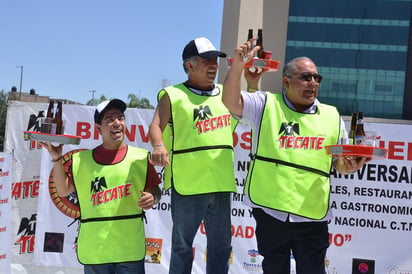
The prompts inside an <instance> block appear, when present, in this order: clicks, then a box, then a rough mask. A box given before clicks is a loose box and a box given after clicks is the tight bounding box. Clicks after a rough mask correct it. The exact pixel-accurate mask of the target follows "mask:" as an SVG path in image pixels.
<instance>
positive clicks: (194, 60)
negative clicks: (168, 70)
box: [183, 56, 199, 74]
mask: <svg viewBox="0 0 412 274" xmlns="http://www.w3.org/2000/svg"><path fill="white" fill-rule="evenodd" d="M198 58H199V56H192V57H189V58H187V59H185V60H183V70H184V71H185V73H186V74H187V73H188V72H189V70H188V69H187V67H186V62H189V63H192V64H193V65H195V66H196V65H197V59H198Z"/></svg>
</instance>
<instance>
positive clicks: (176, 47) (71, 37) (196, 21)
mask: <svg viewBox="0 0 412 274" xmlns="http://www.w3.org/2000/svg"><path fill="white" fill-rule="evenodd" d="M223 2H224V0H210V1H201V0H175V1H170V0H150V1H140V0H117V1H116V0H70V1H58V0H36V1H33V0H1V1H0V11H1V17H2V18H1V22H0V38H1V44H0V90H4V91H6V92H8V91H10V89H11V87H12V86H16V87H17V91H19V89H20V72H21V69H20V68H18V67H17V66H23V83H22V91H23V92H29V90H30V89H32V88H34V89H35V90H36V93H37V94H39V95H46V96H50V97H53V98H64V99H69V100H73V101H76V102H79V103H86V102H87V101H88V100H90V99H92V96H93V93H92V92H90V91H92V90H96V92H95V93H94V98H100V96H101V95H105V96H106V97H109V98H114V97H116V98H120V99H122V100H125V101H127V96H128V94H130V93H134V94H136V95H137V96H140V97H145V98H148V99H149V100H150V101H151V103H152V105H155V104H156V94H157V92H158V91H159V90H160V89H161V87H162V83H163V79H166V83H167V84H175V83H178V82H183V81H184V80H186V74H185V73H184V71H183V68H182V59H181V54H182V50H183V47H184V46H185V45H186V44H187V43H188V42H189V41H190V40H191V39H193V38H196V37H201V36H205V37H208V38H209V39H210V40H211V41H212V43H214V45H215V46H216V47H217V48H219V47H220V39H221V29H222V15H223Z"/></svg>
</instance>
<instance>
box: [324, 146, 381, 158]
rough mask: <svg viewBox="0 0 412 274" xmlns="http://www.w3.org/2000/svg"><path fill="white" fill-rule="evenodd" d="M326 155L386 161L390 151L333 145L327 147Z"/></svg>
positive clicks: (379, 148) (369, 147)
mask: <svg viewBox="0 0 412 274" xmlns="http://www.w3.org/2000/svg"><path fill="white" fill-rule="evenodd" d="M325 148H326V154H328V155H332V156H356V157H369V158H372V159H384V158H386V155H387V154H388V149H386V148H382V147H371V146H361V145H333V146H326V147H325Z"/></svg>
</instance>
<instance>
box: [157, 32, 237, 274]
mask: <svg viewBox="0 0 412 274" xmlns="http://www.w3.org/2000/svg"><path fill="white" fill-rule="evenodd" d="M218 57H226V53H223V52H221V51H218V50H216V48H215V47H214V46H213V44H212V43H211V42H210V41H209V40H208V39H207V38H204V37H201V38H197V39H194V40H192V41H190V42H189V43H188V44H187V45H186V47H185V48H184V50H183V54H182V59H183V68H184V71H185V72H186V73H187V76H188V79H187V81H185V82H184V83H180V84H176V85H173V86H169V87H166V88H164V89H162V90H161V91H160V92H159V94H158V105H157V107H156V110H155V114H154V117H153V121H152V122H151V124H150V129H149V137H150V141H151V143H152V145H153V148H154V150H153V152H152V161H153V164H155V165H158V166H163V167H165V174H164V178H165V179H164V184H165V189H169V188H171V189H172V190H171V211H172V212H171V213H172V220H173V230H172V250H171V258H170V268H169V273H173V274H186V273H187V274H190V273H192V271H191V270H192V263H193V252H194V251H193V247H192V244H193V239H194V237H195V235H196V233H197V230H198V229H199V226H200V225H201V223H202V221H203V224H204V229H205V231H206V237H207V258H206V273H210V274H222V273H227V272H228V267H229V266H228V263H229V256H230V253H231V250H232V247H231V237H232V234H231V220H230V204H231V192H236V185H235V175H234V168H233V161H234V156H233V139H232V134H233V131H234V128H235V125H236V123H235V120H232V118H231V115H230V113H229V111H228V110H227V109H226V107H225V106H224V105H223V103H222V86H221V85H218V84H215V83H214V81H215V78H216V74H217V70H218ZM169 155H170V159H169ZM195 252H196V251H195Z"/></svg>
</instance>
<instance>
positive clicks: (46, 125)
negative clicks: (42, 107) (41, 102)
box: [41, 100, 54, 133]
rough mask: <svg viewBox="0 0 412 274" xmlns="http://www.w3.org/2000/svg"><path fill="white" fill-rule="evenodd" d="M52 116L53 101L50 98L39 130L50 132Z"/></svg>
mask: <svg viewBox="0 0 412 274" xmlns="http://www.w3.org/2000/svg"><path fill="white" fill-rule="evenodd" d="M53 118H54V101H53V100H50V102H49V107H48V108H47V114H46V117H45V118H44V120H43V123H42V125H41V132H42V133H50V131H51V123H52V122H53Z"/></svg>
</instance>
